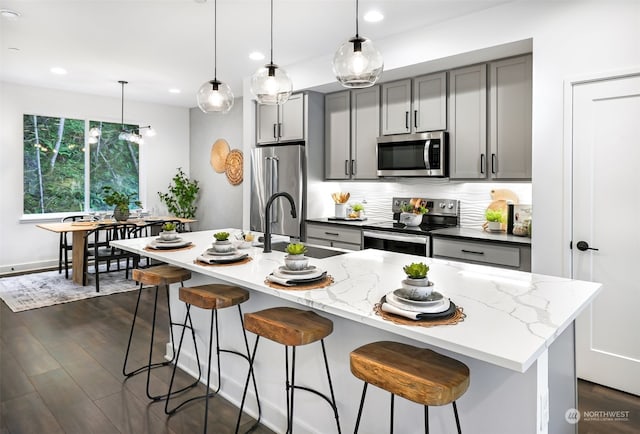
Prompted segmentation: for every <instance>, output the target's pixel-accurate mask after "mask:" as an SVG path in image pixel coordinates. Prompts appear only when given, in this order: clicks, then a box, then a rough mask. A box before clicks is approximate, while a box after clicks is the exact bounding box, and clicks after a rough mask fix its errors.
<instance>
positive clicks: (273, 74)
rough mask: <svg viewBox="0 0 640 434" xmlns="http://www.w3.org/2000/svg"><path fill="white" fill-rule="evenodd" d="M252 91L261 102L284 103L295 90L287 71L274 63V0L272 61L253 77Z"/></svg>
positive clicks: (270, 103)
mask: <svg viewBox="0 0 640 434" xmlns="http://www.w3.org/2000/svg"><path fill="white" fill-rule="evenodd" d="M251 92H252V93H253V95H254V96H255V97H256V99H257V100H258V102H259V103H260V104H269V105H276V104H284V103H285V102H287V100H288V99H289V97H290V96H291V92H293V83H292V82H291V79H290V78H289V75H288V74H287V72H286V71H285V70H284V69H282V68H280V67H278V65H276V64H274V63H273V0H271V61H270V62H269V63H268V64H266V65H265V66H264V67H262V68H260V69H258V70H257V71H256V72H255V73H254V74H253V76H252V77H251Z"/></svg>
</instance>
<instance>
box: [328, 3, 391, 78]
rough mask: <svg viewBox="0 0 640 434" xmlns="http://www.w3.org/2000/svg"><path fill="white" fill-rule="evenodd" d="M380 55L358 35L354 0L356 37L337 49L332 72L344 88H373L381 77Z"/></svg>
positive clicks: (371, 43) (369, 41) (382, 63)
mask: <svg viewBox="0 0 640 434" xmlns="http://www.w3.org/2000/svg"><path fill="white" fill-rule="evenodd" d="M383 68H384V62H383V60H382V55H381V54H380V52H379V51H378V50H377V49H376V47H374V46H373V42H371V40H370V39H368V38H365V37H363V36H360V34H359V33H358V0H356V35H355V36H354V37H353V38H351V39H349V40H348V41H346V42H345V43H344V44H342V45H341V46H340V48H338V51H336V54H335V55H334V56H333V72H334V74H335V75H336V78H337V79H338V81H339V82H340V84H342V86H344V87H349V88H360V87H370V86H373V85H374V84H375V83H376V81H378V79H379V78H380V75H382V69H383Z"/></svg>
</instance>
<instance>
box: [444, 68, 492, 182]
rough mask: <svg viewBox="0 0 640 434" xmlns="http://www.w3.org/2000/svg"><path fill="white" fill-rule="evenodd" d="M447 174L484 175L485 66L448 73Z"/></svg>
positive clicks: (479, 176)
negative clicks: (448, 126) (448, 157)
mask: <svg viewBox="0 0 640 434" xmlns="http://www.w3.org/2000/svg"><path fill="white" fill-rule="evenodd" d="M449 124H450V128H449V155H450V160H449V168H450V170H449V173H450V174H451V175H450V178H452V179H453V178H466V179H474V178H476V179H478V178H486V176H487V175H486V173H487V158H486V157H487V156H486V152H487V67H486V65H476V66H471V67H468V68H460V69H455V70H452V71H450V73H449Z"/></svg>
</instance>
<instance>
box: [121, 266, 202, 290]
mask: <svg viewBox="0 0 640 434" xmlns="http://www.w3.org/2000/svg"><path fill="white" fill-rule="evenodd" d="M189 279H191V271H189V270H185V269H184V268H180V267H175V266H173V265H158V266H156V267H151V268H142V269H141V268H136V269H135V270H133V280H135V281H136V282H140V283H142V284H144V285H154V286H159V285H170V284H172V283H179V282H183V281H185V280H189Z"/></svg>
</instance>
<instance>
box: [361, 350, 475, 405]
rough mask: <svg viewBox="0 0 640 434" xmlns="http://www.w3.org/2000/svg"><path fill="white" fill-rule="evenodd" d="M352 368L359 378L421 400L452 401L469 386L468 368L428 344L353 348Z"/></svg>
mask: <svg viewBox="0 0 640 434" xmlns="http://www.w3.org/2000/svg"><path fill="white" fill-rule="evenodd" d="M350 360H351V362H350V364H351V372H352V373H353V375H355V376H356V377H358V378H359V379H361V380H363V381H365V382H367V383H370V384H373V385H375V386H377V387H379V388H381V389H384V390H386V391H388V392H391V393H393V394H394V395H398V396H402V397H403V398H406V399H408V400H410V401H413V402H417V403H419V404H423V405H427V406H434V405H436V406H437V405H445V404H450V403H452V402H454V401H455V400H457V399H458V398H459V397H460V396H462V395H463V394H464V393H465V392H466V390H467V388H468V387H469V368H468V367H467V366H466V365H465V364H464V363H462V362H459V361H458V360H455V359H452V358H450V357H447V356H443V355H442V354H438V353H436V352H434V351H431V350H428V349H426V348H418V347H414V346H411V345H406V344H402V343H398V342H389V341H381V342H373V343H370V344H367V345H364V346H362V347H360V348H357V349H356V350H354V351H352V352H351V355H350Z"/></svg>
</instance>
